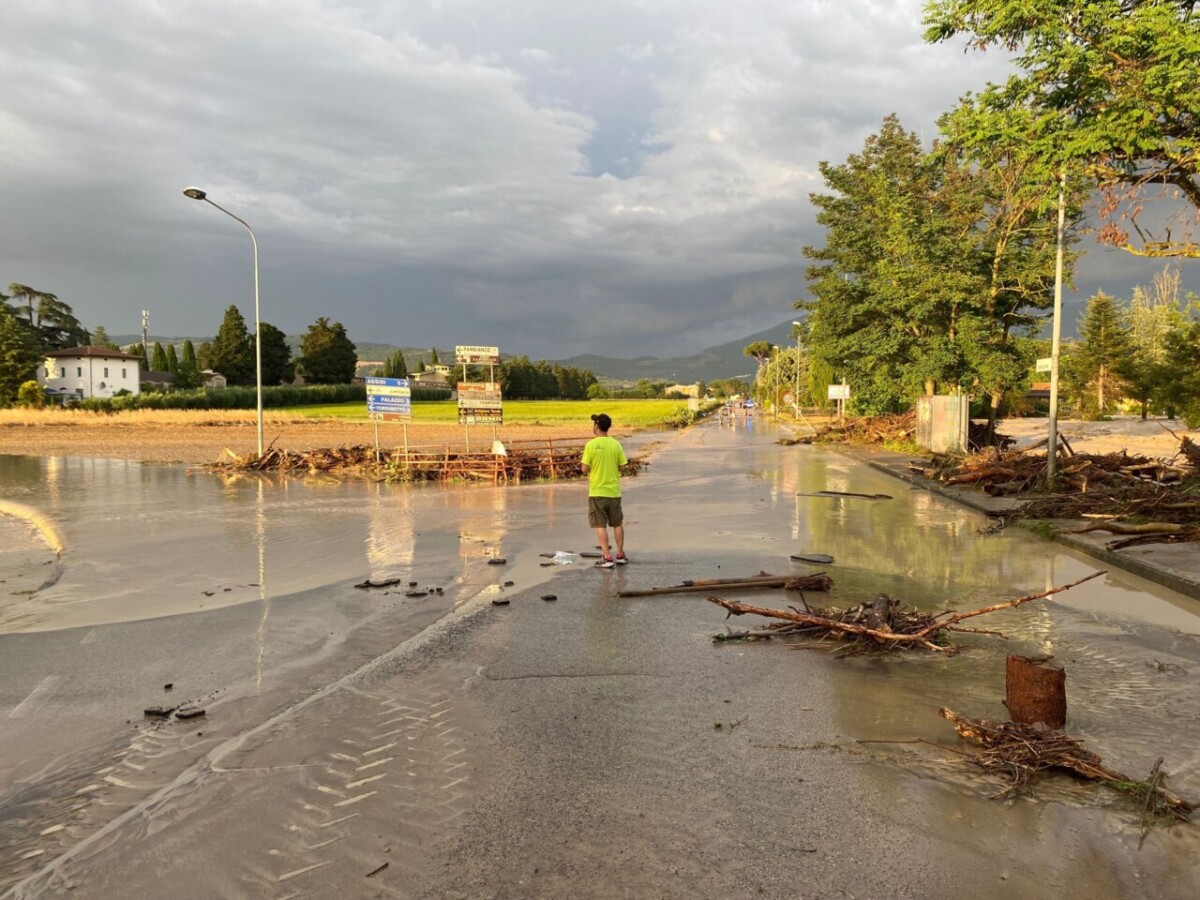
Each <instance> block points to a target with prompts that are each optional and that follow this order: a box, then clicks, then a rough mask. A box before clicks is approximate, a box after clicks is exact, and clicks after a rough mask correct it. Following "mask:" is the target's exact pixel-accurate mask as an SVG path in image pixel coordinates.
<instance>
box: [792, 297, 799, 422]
mask: <svg viewBox="0 0 1200 900" xmlns="http://www.w3.org/2000/svg"><path fill="white" fill-rule="evenodd" d="M792 327H793V328H795V329H796V390H795V393H793V394H792V403H794V404H795V405H796V408H797V409H798V408H799V407H800V323H799V322H797V321H796V320H795V319H793V320H792ZM793 418H794V417H793Z"/></svg>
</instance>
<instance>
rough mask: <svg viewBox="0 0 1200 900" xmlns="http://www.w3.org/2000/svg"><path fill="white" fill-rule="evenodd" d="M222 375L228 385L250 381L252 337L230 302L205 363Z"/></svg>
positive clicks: (251, 380) (252, 373) (252, 375)
mask: <svg viewBox="0 0 1200 900" xmlns="http://www.w3.org/2000/svg"><path fill="white" fill-rule="evenodd" d="M206 368H211V369H212V370H213V371H215V372H220V373H221V374H222V375H224V376H225V380H226V382H227V383H228V384H231V385H250V384H254V382H255V377H254V369H255V366H254V341H253V338H251V336H250V332H249V331H248V330H247V329H246V320H245V319H243V318H242V314H241V313H240V312H239V311H238V308H237V307H236V306H234V305H233V304H232V303H231V304H230V305H229V306H228V307H227V308H226V310H225V318H224V320H222V322H221V327H220V329H219V330H218V331H217V336H216V337H215V338H213V342H212V345H211V346H210V348H209V351H208V366H207V367H206Z"/></svg>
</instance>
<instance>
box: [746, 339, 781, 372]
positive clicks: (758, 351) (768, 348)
mask: <svg viewBox="0 0 1200 900" xmlns="http://www.w3.org/2000/svg"><path fill="white" fill-rule="evenodd" d="M774 351H775V345H774V344H772V343H771V342H770V341H755V342H754V343H753V344H747V345H746V346H745V347H744V348H743V349H742V354H743V355H744V356H749V357H752V358H753V359H754V361H755V362H757V363H758V367H759V368H760V369H761V368H762V367H763V363H765V362H766V361H767V360H768V359H770V358H771V354H772V353H773V352H774Z"/></svg>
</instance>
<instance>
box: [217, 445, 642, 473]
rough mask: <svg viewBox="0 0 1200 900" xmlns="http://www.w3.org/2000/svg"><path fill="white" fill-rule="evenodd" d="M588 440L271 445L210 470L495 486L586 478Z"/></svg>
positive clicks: (632, 463)
mask: <svg viewBox="0 0 1200 900" xmlns="http://www.w3.org/2000/svg"><path fill="white" fill-rule="evenodd" d="M584 443H585V442H584V441H558V442H555V441H553V440H550V441H541V442H513V443H512V444H510V445H509V446H508V447H506V448H505V452H504V453H503V454H498V453H493V452H491V450H490V449H489V450H487V451H472V450H466V449H462V448H452V447H449V446H447V447H444V448H437V449H420V448H413V449H405V448H400V447H397V448H395V449H392V450H387V449H382V448H381V449H379V450H376V449H375V448H374V447H372V446H369V445H365V444H364V445H356V446H352V447H335V448H326V449H319V450H303V451H300V450H283V449H280V448H277V447H275V446H274V445H272V446H271V447H268V448H267V450H266V451H265V452H264V453H263V454H262V455H261V456H260V455H258V454H257V453H247V454H244V455H240V456H239V455H237V454H235V453H233V452H232V451H229V450H226V451H225V453H226V458H223V459H221V460H218V461H217V462H215V463H211V464H209V465H208V466H206V468H207V469H209V470H212V471H217V472H227V473H255V472H279V473H283V474H291V475H297V474H304V475H313V474H319V473H331V474H337V475H342V476H349V477H358V478H369V479H372V480H376V481H473V480H474V481H480V480H482V481H490V482H492V483H494V484H505V483H508V482H510V481H522V480H526V479H535V480H536V479H558V478H579V477H581V476H582V475H583V464H582V459H583V445H584ZM646 465H647V462H646V461H645V460H643V459H641V458H638V457H630V459H629V462H628V463H627V464H626V465H625V466H622V467H621V474H622V475H636V474H637V473H638V472H640V471H641V470H642V468H644V467H645V466H646Z"/></svg>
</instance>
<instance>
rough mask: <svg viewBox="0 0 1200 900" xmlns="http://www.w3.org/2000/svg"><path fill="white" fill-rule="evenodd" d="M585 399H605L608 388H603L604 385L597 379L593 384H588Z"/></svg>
mask: <svg viewBox="0 0 1200 900" xmlns="http://www.w3.org/2000/svg"><path fill="white" fill-rule="evenodd" d="M587 399H588V400H607V399H608V389H607V388H605V387H604V385H602V384H601V383H600V382H598V381H597V382H596V383H595V384H591V385H588V389H587Z"/></svg>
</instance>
